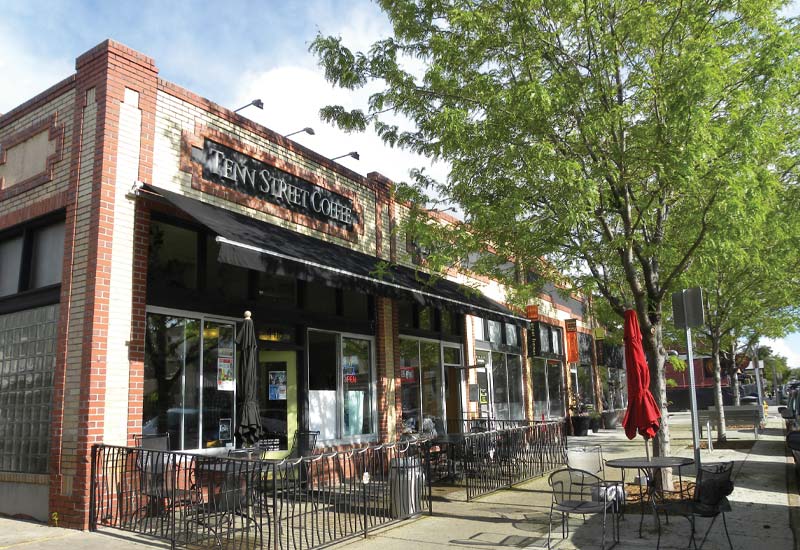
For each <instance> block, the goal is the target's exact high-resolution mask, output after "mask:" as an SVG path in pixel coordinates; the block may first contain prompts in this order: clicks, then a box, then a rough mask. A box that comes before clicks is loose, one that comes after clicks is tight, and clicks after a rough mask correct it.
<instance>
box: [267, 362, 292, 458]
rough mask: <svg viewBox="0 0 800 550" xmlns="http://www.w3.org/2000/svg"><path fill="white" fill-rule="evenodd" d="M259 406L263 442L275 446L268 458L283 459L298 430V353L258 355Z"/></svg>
mask: <svg viewBox="0 0 800 550" xmlns="http://www.w3.org/2000/svg"><path fill="white" fill-rule="evenodd" d="M258 402H259V406H260V408H261V427H262V428H263V430H264V432H265V434H264V439H267V440H273V441H276V440H277V443H278V448H279V450H277V451H272V452H270V453H268V454H267V458H282V457H284V456H286V455H287V454H288V453H289V451H290V450H291V449H290V447H291V445H292V441H293V439H294V432H295V431H296V430H297V352H296V351H273V350H265V349H261V350H259V352H258Z"/></svg>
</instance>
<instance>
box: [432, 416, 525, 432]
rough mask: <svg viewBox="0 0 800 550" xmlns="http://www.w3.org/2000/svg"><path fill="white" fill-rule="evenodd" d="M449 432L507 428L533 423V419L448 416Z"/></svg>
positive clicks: (488, 430) (490, 430) (486, 430)
mask: <svg viewBox="0 0 800 550" xmlns="http://www.w3.org/2000/svg"><path fill="white" fill-rule="evenodd" d="M445 423H446V425H447V432H448V433H451V434H453V433H477V432H492V431H496V430H507V429H509V428H518V427H520V426H528V425H530V424H533V423H534V421H533V420H507V419H500V418H466V417H463V418H447V419H446V421H445Z"/></svg>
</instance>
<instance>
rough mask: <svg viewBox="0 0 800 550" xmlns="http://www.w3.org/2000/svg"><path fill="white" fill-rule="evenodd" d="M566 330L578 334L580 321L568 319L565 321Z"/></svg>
mask: <svg viewBox="0 0 800 550" xmlns="http://www.w3.org/2000/svg"><path fill="white" fill-rule="evenodd" d="M564 328H566V329H567V332H578V320H577V319H567V320H566V321H564Z"/></svg>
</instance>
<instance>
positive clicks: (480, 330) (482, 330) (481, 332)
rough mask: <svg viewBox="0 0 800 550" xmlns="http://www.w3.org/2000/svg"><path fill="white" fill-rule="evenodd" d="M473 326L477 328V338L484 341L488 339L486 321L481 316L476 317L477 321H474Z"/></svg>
mask: <svg viewBox="0 0 800 550" xmlns="http://www.w3.org/2000/svg"><path fill="white" fill-rule="evenodd" d="M472 326H473V327H474V328H475V339H476V340H481V341H483V342H485V341H486V321H485V320H484V319H481V318H480V317H478V318H476V319H475V322H473V323H472Z"/></svg>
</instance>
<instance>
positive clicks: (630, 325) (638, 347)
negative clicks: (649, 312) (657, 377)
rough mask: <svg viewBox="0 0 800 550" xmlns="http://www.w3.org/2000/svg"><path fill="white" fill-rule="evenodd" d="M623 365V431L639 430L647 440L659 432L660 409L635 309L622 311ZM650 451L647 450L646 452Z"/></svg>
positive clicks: (630, 437) (626, 432)
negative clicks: (625, 391)
mask: <svg viewBox="0 0 800 550" xmlns="http://www.w3.org/2000/svg"><path fill="white" fill-rule="evenodd" d="M625 366H626V371H627V373H628V410H626V411H625V419H624V420H623V421H622V425H623V426H625V435H626V436H628V439H633V438H634V437H636V432H637V431H638V432H639V433H640V434H642V436H644V439H645V449H646V448H647V440H648V439H651V438H653V437H655V435H656V432H658V425H659V422H658V421H659V420H660V419H661V410H659V408H658V405H657V404H656V400H655V399H654V398H653V394H652V393H650V369H649V368H648V366H647V360H646V359H645V357H644V350H643V349H642V332H641V330H639V319H638V318H637V317H636V312H635V311H633V310H628V311H626V312H625ZM648 454H649V453H648Z"/></svg>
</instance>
